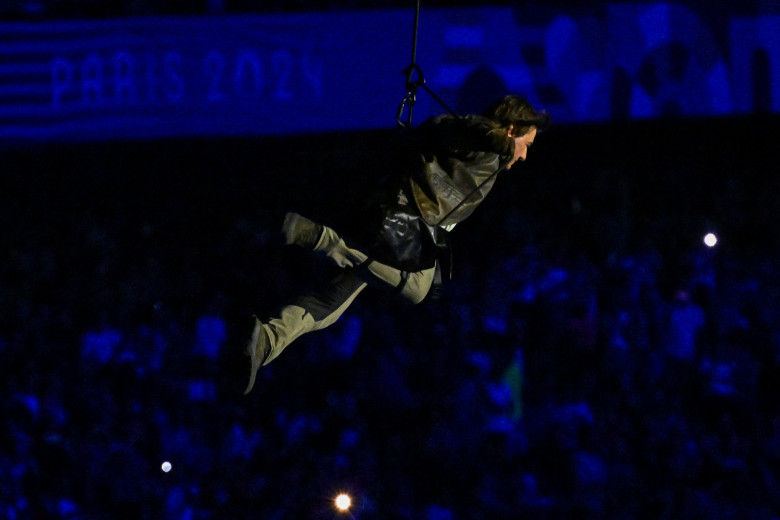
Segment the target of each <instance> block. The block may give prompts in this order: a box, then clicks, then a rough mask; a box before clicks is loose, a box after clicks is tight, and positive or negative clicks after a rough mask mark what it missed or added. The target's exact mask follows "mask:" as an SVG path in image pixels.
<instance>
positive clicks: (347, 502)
mask: <svg viewBox="0 0 780 520" xmlns="http://www.w3.org/2000/svg"><path fill="white" fill-rule="evenodd" d="M351 506H352V499H351V498H350V497H349V495H347V494H346V493H341V494H340V495H339V496H337V497H336V509H338V510H339V511H342V512H344V511H347V510H348V509H349V508H350V507H351Z"/></svg>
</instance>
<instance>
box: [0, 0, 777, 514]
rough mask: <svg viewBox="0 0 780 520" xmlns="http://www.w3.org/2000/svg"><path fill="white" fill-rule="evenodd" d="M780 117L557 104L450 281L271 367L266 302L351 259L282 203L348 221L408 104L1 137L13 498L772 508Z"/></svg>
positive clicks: (382, 508)
mask: <svg viewBox="0 0 780 520" xmlns="http://www.w3.org/2000/svg"><path fill="white" fill-rule="evenodd" d="M55 4H56V3H55ZM62 4H63V5H64V3H62ZM50 5H54V4H50ZM71 5H75V3H73V4H71ZM84 5H85V6H88V5H92V6H93V7H94V6H95V5H96V4H94V3H92V4H90V3H89V2H84ZM106 5H108V4H106ZM127 5H129V4H127ZM139 5H140V4H139ZM231 5H232V4H231ZM562 5H563V4H562ZM204 9H205V8H204ZM51 12H53V13H56V12H58V11H51ZM65 12H67V13H68V15H73V16H78V15H83V13H80V12H76V8H75V7H74V8H72V9H71V10H70V11H65ZM123 12H124V11H123ZM153 14H154V13H153ZM112 15H113V14H112ZM25 16H29V13H28V14H26V15H25ZM37 16H43V15H37ZM51 16H60V15H56V14H52V15H51ZM61 16H66V15H65V14H63V15H61ZM777 128H778V119H777V116H769V115H765V116H758V115H753V116H744V117H725V118H709V119H680V118H665V119H662V120H656V121H646V122H624V123H612V124H603V125H554V126H553V127H552V128H551V129H550V130H549V131H547V132H546V133H544V134H540V136H539V137H538V139H537V142H536V144H535V146H534V147H533V149H532V150H531V152H530V153H529V158H528V160H527V161H526V163H525V164H521V165H518V166H516V167H515V168H513V169H512V170H511V171H510V172H507V173H505V174H502V175H501V176H500V177H499V180H498V182H497V185H496V187H495V188H494V190H493V192H492V193H491V194H490V197H489V198H488V200H487V202H486V203H485V204H483V205H482V206H481V207H480V208H479V209H478V210H477V211H476V212H475V214H474V215H473V216H472V217H471V218H470V219H469V220H468V221H467V222H464V223H463V224H462V225H459V226H458V228H457V229H456V230H455V232H454V233H453V239H454V248H455V277H454V279H453V280H452V281H451V282H449V283H447V284H446V285H445V286H444V288H443V294H442V297H441V298H440V299H436V300H432V299H429V300H426V301H425V302H423V303H422V304H420V305H418V306H410V305H407V304H404V303H402V302H400V301H397V300H395V299H393V298H392V297H391V296H390V295H389V294H385V293H382V292H381V291H375V292H366V293H364V294H363V295H362V296H361V297H360V298H359V299H358V300H357V302H356V304H355V305H354V306H353V307H351V308H350V309H349V311H348V312H347V314H346V315H345V316H344V317H343V318H342V320H340V321H339V322H338V323H337V324H335V325H334V326H333V327H331V328H329V329H327V330H325V331H322V332H318V333H315V334H311V335H309V336H306V337H304V338H301V339H300V340H299V341H297V342H296V343H295V344H293V345H292V346H291V347H290V348H289V350H288V351H286V352H285V353H284V354H283V355H282V356H281V357H280V358H279V359H278V360H276V361H274V363H272V364H271V365H269V366H268V367H266V368H264V369H263V370H261V372H260V376H259V381H258V384H257V386H256V388H255V390H254V391H253V393H252V394H250V395H249V396H243V395H241V391H242V389H243V388H244V385H245V384H246V376H247V375H248V366H247V364H246V360H245V359H244V358H243V357H242V352H241V351H242V349H243V343H244V341H245V339H246V335H247V334H248V332H249V328H248V327H249V317H250V316H251V315H252V314H253V313H257V314H258V315H259V316H261V317H265V316H268V315H269V314H270V313H273V312H274V311H275V310H276V309H277V308H278V307H279V305H281V304H283V303H285V302H287V301H288V299H289V298H292V297H294V296H296V295H298V294H300V292H301V291H304V290H307V289H310V288H312V287H315V286H316V284H317V283H319V282H322V281H324V280H326V279H327V278H328V277H330V276H332V275H333V274H334V272H335V271H334V269H333V268H332V267H330V266H329V265H328V264H327V263H326V262H324V261H321V260H319V259H315V258H312V257H310V256H308V255H306V254H305V253H304V252H302V251H300V250H297V249H294V248H288V247H285V246H284V245H283V240H282V237H281V235H280V234H279V229H280V227H281V222H282V219H283V216H284V213H285V212H286V211H289V210H295V211H299V212H301V213H303V214H305V215H307V216H311V217H312V218H316V219H318V220H321V221H322V222H324V223H326V224H331V225H333V226H334V227H335V228H336V229H340V226H342V225H344V226H346V225H348V224H349V216H350V214H351V213H350V210H351V209H353V208H354V207H355V205H356V204H357V203H359V201H360V198H361V196H362V194H363V193H364V192H365V190H368V189H370V188H371V186H372V185H373V184H374V183H375V182H376V180H377V178H378V176H379V175H380V172H381V171H382V170H383V166H384V165H385V164H386V163H387V157H386V154H387V150H388V144H389V143H393V142H395V140H396V139H397V138H398V131H396V130H386V131H373V132H361V133H355V134H352V133H349V134H340V133H329V134H324V135H302V136H295V137H288V138H284V139H281V138H270V139H260V138H235V139H182V140H155V141H148V142H144V141H124V142H105V143H92V144H79V145H73V144H71V145H64V144H42V143H41V144H34V145H33V144H30V145H27V146H26V147H10V146H9V147H5V148H3V149H2V150H0V160H1V163H2V175H0V218H2V224H3V225H2V231H1V233H2V234H1V235H0V244H2V247H3V250H2V254H3V260H2V264H1V265H0V287H1V288H2V291H0V367H2V368H0V370H2V376H1V377H0V388H2V395H3V397H4V398H3V400H2V403H1V404H0V406H2V416H3V417H4V420H3V426H2V428H0V435H2V437H0V483H1V484H2V485H1V486H0V517H3V518H6V517H7V518H89V519H95V518H161V517H171V518H231V519H233V518H235V519H238V518H280V519H281V518H284V519H287V518H334V517H339V516H340V514H339V513H337V512H336V510H335V509H334V508H333V507H332V498H333V497H334V496H335V495H336V493H337V492H340V491H346V492H349V493H350V494H351V495H352V496H353V499H354V501H355V505H354V507H353V509H352V511H351V513H349V514H348V515H347V516H349V515H351V517H353V518H366V519H367V518H409V519H419V518H422V519H428V520H446V519H455V518H457V519H483V518H484V519H501V518H507V519H509V518H519V517H524V518H525V517H528V518H575V517H577V518H580V517H582V518H587V517H592V518H708V519H711V518H758V519H762V518H766V519H770V518H775V517H777V515H778V514H780V503H778V498H777V497H780V480H778V479H780V473H778V468H779V467H780V453H779V451H778V449H779V447H780V421H778V411H779V410H778V406H777V404H776V398H775V397H776V395H777V391H778V388H777V380H778V379H777V376H778V361H779V360H780V357H778V356H779V354H780V325H779V324H780V321H778V318H779V317H780V316H778V314H779V312H780V305H779V304H780V302H778V297H777V294H776V288H777V282H778V275H780V272H779V271H778V268H779V265H778V245H779V244H778V234H777V232H776V230H775V223H776V222H777V220H778V214H777V212H778V210H777V209H776V208H777V204H776V203H775V200H776V198H777V195H778V191H779V190H780V183H779V182H778V178H777V172H778V170H779V168H778V167H779V166H780V164H779V163H780V155H778V153H777V151H776V134H777ZM707 232H713V233H716V234H717V236H718V239H719V242H718V244H717V246H716V247H714V248H707V247H705V246H704V245H703V244H702V238H703V236H704V234H705V233H707ZM682 346H691V347H692V350H691V351H686V350H685V349H683V348H682ZM98 352H103V353H106V357H105V358H101V357H100V355H99V354H97V353H98ZM520 374H522V376H520ZM166 460H168V461H170V462H171V463H172V466H173V469H172V470H171V471H170V472H169V473H164V472H162V471H161V469H160V465H161V464H162V462H163V461H166Z"/></svg>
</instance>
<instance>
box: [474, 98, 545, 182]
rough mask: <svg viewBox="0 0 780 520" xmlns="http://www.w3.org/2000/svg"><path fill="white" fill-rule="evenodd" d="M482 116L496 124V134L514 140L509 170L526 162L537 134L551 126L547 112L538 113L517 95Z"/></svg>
mask: <svg viewBox="0 0 780 520" xmlns="http://www.w3.org/2000/svg"><path fill="white" fill-rule="evenodd" d="M482 115H484V116H485V117H487V118H488V119H490V120H492V121H493V122H494V123H495V124H496V130H495V132H496V133H500V134H502V135H506V136H507V137H508V138H510V139H512V140H514V156H513V157H512V160H511V161H510V162H509V164H507V165H506V169H507V170H508V169H510V168H511V167H512V165H513V164H514V163H516V162H517V161H525V158H526V156H527V154H528V149H529V148H530V147H531V145H533V143H534V139H535V138H536V134H537V132H541V131H543V130H545V129H546V128H547V127H548V126H550V115H549V114H548V113H547V112H544V111H541V112H537V111H536V110H535V109H534V107H533V106H531V103H529V102H528V101H527V100H526V99H525V98H523V97H521V96H515V95H509V96H505V97H503V98H501V99H499V100H496V101H495V102H493V103H492V104H491V105H490V106H489V107H488V108H487V109H486V110H485V112H484V113H483V114H482Z"/></svg>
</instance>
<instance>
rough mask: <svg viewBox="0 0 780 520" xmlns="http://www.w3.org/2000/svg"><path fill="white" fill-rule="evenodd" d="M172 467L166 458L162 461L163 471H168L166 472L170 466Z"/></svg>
mask: <svg viewBox="0 0 780 520" xmlns="http://www.w3.org/2000/svg"><path fill="white" fill-rule="evenodd" d="M172 467H173V466H171V463H170V462H168V461H167V460H166V461H165V462H163V463H162V466H161V468H162V470H163V471H164V472H166V473H168V472H169V471H170V470H171V468H172Z"/></svg>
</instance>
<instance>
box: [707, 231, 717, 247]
mask: <svg viewBox="0 0 780 520" xmlns="http://www.w3.org/2000/svg"><path fill="white" fill-rule="evenodd" d="M717 243H718V237H716V236H715V234H714V233H707V234H706V235H704V244H705V245H706V246H707V247H715V244H717Z"/></svg>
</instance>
